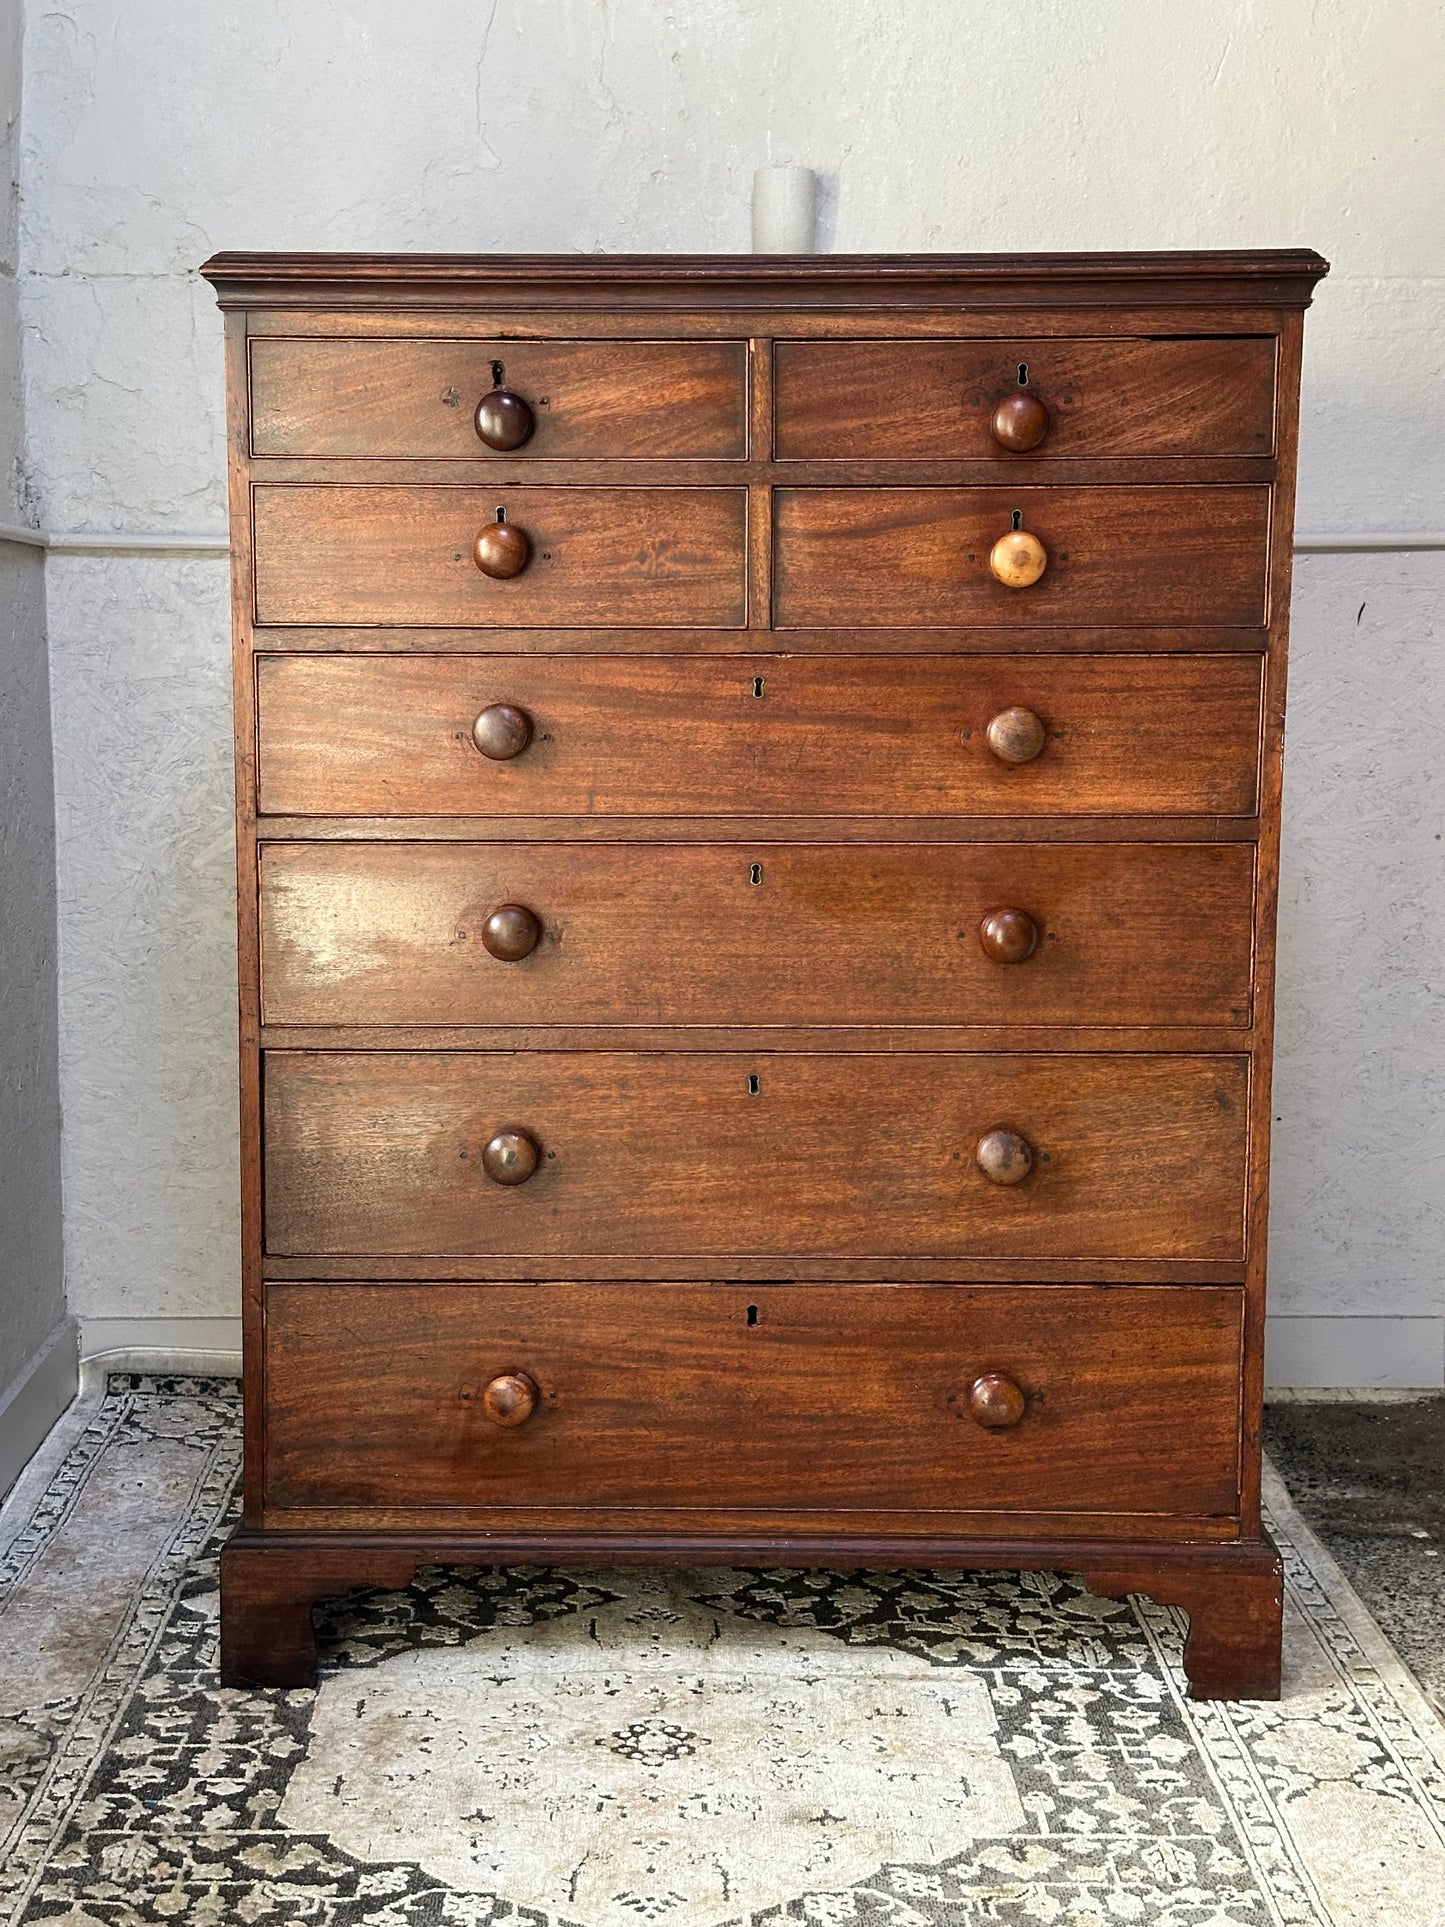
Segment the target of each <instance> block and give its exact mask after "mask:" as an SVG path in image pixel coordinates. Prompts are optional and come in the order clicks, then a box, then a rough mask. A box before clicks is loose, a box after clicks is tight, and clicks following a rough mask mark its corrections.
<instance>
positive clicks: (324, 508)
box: [252, 483, 747, 629]
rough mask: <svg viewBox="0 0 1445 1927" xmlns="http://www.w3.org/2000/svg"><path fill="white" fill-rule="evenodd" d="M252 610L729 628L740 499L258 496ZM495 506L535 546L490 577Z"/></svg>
mask: <svg viewBox="0 0 1445 1927" xmlns="http://www.w3.org/2000/svg"><path fill="white" fill-rule="evenodd" d="M252 499H253V513H254V518H255V535H256V620H257V621H258V622H260V623H312V624H317V625H320V626H325V625H327V624H361V625H364V626H367V627H372V628H386V627H389V626H397V625H401V626H405V625H408V624H422V625H425V624H439V625H447V626H455V627H460V628H481V629H484V628H495V627H502V628H506V627H516V628H528V627H536V626H543V627H549V626H550V627H559V628H575V627H602V628H607V627H622V628H626V627H634V628H666V627H671V626H673V625H678V626H682V627H687V626H698V625H701V626H704V627H708V626H711V627H720V628H729V627H736V626H738V625H739V624H741V623H742V622H744V621H745V620H746V587H745V574H746V567H745V550H746V517H747V493H746V491H745V490H743V489H728V488H630V487H629V488H574V487H565V488H531V487H525V486H523V487H518V486H515V485H513V484H508V485H506V486H505V487H503V486H500V485H494V486H492V487H490V488H461V487H444V488H392V487H382V488H360V487H352V486H349V485H346V484H330V483H328V484H322V485H318V486H315V487H312V486H309V485H308V486H292V485H284V486H282V485H274V486H265V487H261V488H257V489H256V490H255V491H254V494H253V498H252ZM499 508H504V509H505V511H506V516H507V520H508V521H509V522H510V523H511V524H512V525H513V526H514V527H517V528H520V529H522V530H523V531H524V532H525V534H526V536H527V538H528V540H529V542H530V544H531V550H532V555H531V560H530V562H529V563H528V565H527V567H526V568H525V569H524V570H523V571H522V573H521V574H520V575H516V576H513V577H512V578H511V579H510V580H506V581H499V580H496V579H494V578H492V577H490V576H485V575H483V574H482V572H481V571H480V570H479V569H478V567H477V565H476V563H475V561H474V560H473V558H472V546H473V544H474V542H475V541H476V538H477V536H478V535H479V534H480V533H481V531H482V530H483V529H484V528H485V527H487V525H488V524H490V523H494V522H495V521H496V519H497V511H498V509H499Z"/></svg>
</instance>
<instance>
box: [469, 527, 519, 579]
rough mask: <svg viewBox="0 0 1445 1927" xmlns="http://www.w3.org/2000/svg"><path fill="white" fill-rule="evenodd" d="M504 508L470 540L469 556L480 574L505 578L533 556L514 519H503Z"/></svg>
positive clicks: (515, 573)
mask: <svg viewBox="0 0 1445 1927" xmlns="http://www.w3.org/2000/svg"><path fill="white" fill-rule="evenodd" d="M504 514H505V511H504V510H502V509H498V510H497V519H496V521H495V522H488V524H487V526H486V527H485V528H484V529H483V530H482V532H481V534H480V535H479V536H478V537H477V539H476V541H475V542H474V543H473V544H472V559H473V561H474V562H475V563H476V565H477V567H478V568H479V569H480V570H481V572H482V574H483V575H489V576H492V577H494V578H495V579H496V580H497V581H498V582H506V581H507V580H508V579H509V578H510V577H512V576H514V575H520V574H521V573H522V571H523V569H525V568H526V566H527V564H528V562H529V561H530V560H531V557H532V545H531V543H530V542H529V541H528V540H527V538H526V536H525V535H524V534H523V533H522V531H521V530H520V529H519V528H518V527H517V525H516V524H515V523H514V522H506V521H504V520H503V519H502V518H503V515H504Z"/></svg>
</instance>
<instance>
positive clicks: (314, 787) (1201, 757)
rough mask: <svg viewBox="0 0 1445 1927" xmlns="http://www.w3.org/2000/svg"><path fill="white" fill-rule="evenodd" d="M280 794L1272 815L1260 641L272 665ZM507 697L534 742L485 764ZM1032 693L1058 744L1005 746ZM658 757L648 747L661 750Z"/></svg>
mask: <svg viewBox="0 0 1445 1927" xmlns="http://www.w3.org/2000/svg"><path fill="white" fill-rule="evenodd" d="M257 692H258V701H259V718H260V720H259V746H260V806H261V809H262V811H263V812H267V813H280V814H296V815H310V814H315V815H322V816H352V815H354V816H446V815H464V816H469V815H478V816H482V815H485V816H501V817H508V816H573V815H576V816H604V817H606V816H617V817H628V816H638V815H647V814H654V813H655V814H660V815H734V816H754V815H757V816H766V815H769V814H772V813H776V812H779V811H789V810H792V811H808V812H818V813H821V814H828V815H833V814H845V813H848V812H850V811H851V812H857V813H859V814H865V815H871V814H873V813H875V812H884V813H886V814H888V815H893V816H899V815H910V816H915V815H916V816H927V815H951V814H954V813H957V814H961V815H969V814H980V815H990V814H996V815H1010V816H1025V817H1031V816H1058V815H1073V816H1089V815H1111V814H1117V815H1129V814H1149V813H1157V814H1161V815H1170V814H1180V815H1190V814H1200V815H1219V816H1248V815H1251V814H1252V813H1253V811H1254V809H1255V807H1256V803H1257V789H1258V766H1259V727H1260V658H1259V657H1258V656H1187V655H1180V656H1135V655H1125V654H1120V655H1115V656H1042V655H1015V656H1009V655H985V656H964V657H957V656H954V657H938V656H890V657H888V659H887V660H886V661H882V662H880V660H879V659H878V658H877V657H876V656H816V657H807V656H791V657H777V656H745V657H731V658H726V659H722V660H718V659H715V658H708V657H697V656H693V657H685V656H657V657H653V656H627V657H605V656H601V657H599V656H572V657H567V658H557V657H551V656H473V657H466V656H390V657H385V656H269V657H263V658H262V659H261V660H260V661H259V662H258V664H257ZM498 703H505V704H509V705H511V706H512V707H516V708H520V709H522V710H523V711H524V712H525V713H526V715H527V717H528V718H529V720H530V723H531V740H530V741H529V743H528V745H527V747H526V749H525V751H524V752H523V753H522V754H521V755H519V756H517V757H515V758H514V759H512V760H509V761H501V762H493V761H490V760H489V759H488V758H487V757H485V756H482V755H481V754H480V753H479V752H478V750H477V748H476V746H475V743H474V741H473V736H472V726H473V724H474V723H475V721H476V719H477V717H478V716H479V715H480V714H481V713H482V711H483V710H484V709H487V708H488V707H490V706H491V705H493V704H498ZM1019 707H1022V708H1026V709H1028V710H1030V711H1032V712H1033V713H1034V714H1035V715H1036V716H1037V717H1038V718H1039V719H1040V721H1041V723H1042V724H1043V728H1044V737H1043V741H1044V748H1043V750H1042V751H1041V753H1040V754H1039V755H1038V756H1037V757H1035V758H1034V759H1033V760H1032V761H1030V762H1027V763H1023V764H1009V763H1005V762H1001V761H1000V760H999V759H998V758H997V757H996V756H995V755H994V754H993V753H992V752H991V751H990V749H989V747H988V737H987V730H988V725H989V723H990V721H991V720H992V719H993V718H994V717H995V716H1000V715H1002V714H1003V713H1004V712H1005V711H1007V710H1009V709H1014V708H1019ZM640 751H641V752H644V753H639V752H640Z"/></svg>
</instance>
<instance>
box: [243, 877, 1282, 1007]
mask: <svg viewBox="0 0 1445 1927" xmlns="http://www.w3.org/2000/svg"><path fill="white" fill-rule="evenodd" d="M519 910H520V911H523V912H526V913H528V917H529V918H530V922H529V921H528V920H527V918H526V917H519V916H518V915H517V914H516V913H517V911H519ZM498 913H502V914H501V915H499V914H498ZM1253 920H1254V850H1253V848H1252V846H1249V845H1244V844H1228V843H1225V844H1203V845H1199V844H1194V845H1190V844H1083V845H1078V844H1075V845H1069V844H1053V845H1045V846H1038V845H1027V844H1006V843H992V844H981V845H967V844H964V845H958V844H951V845H949V844H945V845H936V844H929V845H921V846H920V845H917V844H911V845H910V844H888V845H876V844H874V845H867V844H864V845H858V844H822V845H817V844H814V845H799V844H786V843H784V844H778V843H759V844H758V845H757V846H756V847H749V846H747V845H736V844H734V845H717V844H713V845H705V846H697V845H687V844H663V845H659V846H657V847H655V848H650V849H648V850H647V851H646V852H645V853H644V852H641V851H639V850H638V848H637V846H636V845H635V844H618V843H588V844H576V843H541V844H537V843H495V842H486V843H460V842H446V843H280V844H271V845H269V846H267V847H265V848H264V849H263V853H262V858H261V981H262V1009H263V1015H264V1018H265V1021H266V1022H267V1023H269V1024H638V1025H647V1024H742V1023H747V1024H824V1023H826V1024H967V1023H995V1024H1046V1023H1047V1024H1102V1025H1123V1024H1156V1025H1169V1024H1244V1023H1247V1022H1248V1021H1249V1009H1250V958H1251V950H1252V931H1253ZM1030 943H1031V944H1032V948H1031V949H1029V948H1028V946H1029V945H1030ZM528 944H531V945H533V946H534V947H532V948H530V949H524V946H526V945H528ZM493 946H496V947H498V948H500V949H501V951H502V953H503V954H502V955H500V956H499V955H496V954H493V948H492V947H493ZM519 951H523V954H520V955H519V954H517V953H518V952H519Z"/></svg>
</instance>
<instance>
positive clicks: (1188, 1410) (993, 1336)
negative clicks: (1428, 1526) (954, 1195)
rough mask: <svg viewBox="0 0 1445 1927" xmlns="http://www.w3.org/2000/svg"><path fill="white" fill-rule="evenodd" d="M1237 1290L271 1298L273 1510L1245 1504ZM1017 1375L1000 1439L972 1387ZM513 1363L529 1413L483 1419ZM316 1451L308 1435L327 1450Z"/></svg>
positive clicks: (542, 1289) (430, 1290)
mask: <svg viewBox="0 0 1445 1927" xmlns="http://www.w3.org/2000/svg"><path fill="white" fill-rule="evenodd" d="M1242 1313H1243V1295H1242V1294H1241V1293H1240V1292H1238V1291H1233V1290H1227V1289H1213V1290H1210V1289H1195V1290H1173V1289H1170V1288H1167V1287H1165V1288H1159V1289H1150V1288H1147V1287H1145V1288H1140V1289H1135V1290H1110V1289H1109V1288H1107V1287H1098V1288H1083V1289H1080V1288H1076V1287H1067V1286H1064V1287H1043V1288H1034V1289H1032V1290H1031V1289H1028V1288H1022V1289H1000V1288H993V1289H990V1288H984V1289H968V1288H965V1287H949V1286H943V1287H896V1288H890V1287H886V1286H876V1287H875V1286H867V1285H863V1286H855V1287H851V1288H850V1287H831V1288H830V1287H828V1286H814V1287H799V1286H793V1287H790V1286H765V1287H759V1286H754V1287H736V1286H709V1285H650V1286H645V1287H643V1286H629V1285H600V1284H599V1285H592V1284H585V1285H562V1284H544V1285H539V1286H536V1287H530V1288H529V1287H522V1288H520V1289H518V1288H515V1287H514V1288H510V1289H509V1288H508V1287H506V1286H495V1287H486V1288H482V1287H476V1286H457V1285H444V1284H421V1285H395V1286H365V1285H319V1284H299V1285H272V1286H271V1287H270V1288H269V1292H268V1297H267V1318H266V1377H267V1391H268V1405H267V1442H268V1453H267V1459H268V1468H269V1470H268V1491H267V1498H268V1501H269V1502H270V1503H271V1504H274V1505H287V1506H304V1505H308V1504H309V1505H318V1504H320V1505H325V1504H337V1503H346V1502H349V1503H359V1504H363V1505H365V1504H373V1505H385V1504H396V1503H405V1504H408V1505H425V1504H432V1505H438V1506H446V1505H468V1506H477V1505H485V1504H487V1503H489V1502H490V1503H493V1504H497V1505H513V1506H516V1505H547V1504H551V1505H576V1506H584V1507H585V1506H601V1505H612V1506H639V1507H645V1508H646V1509H647V1511H648V1513H649V1514H655V1513H656V1512H657V1511H659V1510H661V1509H666V1508H668V1507H672V1506H713V1505H718V1506H721V1505H728V1506H747V1505H749V1504H755V1503H766V1504H769V1505H772V1506H780V1507H789V1506H798V1507H803V1508H813V1507H819V1506H831V1507H843V1508H848V1507H867V1506H877V1507H898V1508H901V1509H913V1508H919V1507H927V1508H930V1509H934V1510H938V1511H940V1512H947V1511H950V1510H970V1511H986V1510H988V1509H990V1508H993V1507H997V1508H1005V1509H1006V1508H1011V1507H1016V1506H1022V1507H1031V1506H1039V1505H1047V1506H1049V1507H1050V1508H1051V1509H1054V1510H1068V1509H1071V1508H1078V1509H1080V1510H1096V1511H1098V1510H1106V1511H1109V1512H1111V1513H1127V1512H1129V1511H1131V1510H1139V1511H1147V1512H1186V1513H1187V1512H1216V1513H1231V1512H1233V1511H1234V1510H1235V1507H1236V1503H1237V1489H1238V1476H1239V1474H1238V1452H1239V1448H1238V1437H1237V1433H1238V1412H1237V1398H1238V1394H1237V1390H1236V1385H1237V1377H1238V1371H1239V1347H1240V1329H1241V1319H1242ZM991 1371H1006V1372H1007V1373H1008V1374H1009V1375H1010V1376H1011V1377H1012V1378H1013V1379H1015V1380H1016V1381H1017V1382H1018V1384H1019V1386H1020V1387H1021V1389H1022V1390H1023V1392H1024V1395H1025V1405H1026V1409H1025V1413H1024V1416H1023V1418H1022V1420H1021V1422H1020V1423H1019V1424H1017V1425H1016V1426H1014V1427H1012V1428H1010V1430H1009V1431H1008V1432H1007V1434H1006V1435H1005V1434H1000V1433H999V1432H991V1431H989V1430H988V1429H986V1428H985V1427H983V1426H981V1425H979V1424H978V1423H977V1421H976V1420H975V1418H974V1416H973V1414H972V1412H971V1409H970V1388H971V1386H972V1384H973V1382H974V1380H975V1379H977V1378H978V1377H979V1375H980V1374H981V1373H985V1372H991ZM517 1372H525V1373H526V1374H527V1376H528V1377H529V1378H531V1379H533V1380H534V1381H535V1382H536V1384H537V1385H538V1387H539V1388H540V1390H541V1402H540V1405H539V1407H538V1409H537V1410H536V1412H535V1413H534V1414H533V1416H532V1417H531V1418H530V1419H529V1421H528V1422H527V1423H526V1424H525V1425H521V1426H517V1427H515V1428H512V1429H500V1428H499V1427H497V1426H496V1425H494V1424H490V1423H488V1421H487V1418H486V1415H485V1413H484V1411H483V1410H482V1395H483V1393H484V1390H485V1388H486V1387H487V1385H488V1383H489V1382H490V1381H492V1380H494V1379H495V1378H496V1377H498V1376H499V1375H502V1374H507V1373H517ZM318 1438H324V1439H325V1441H326V1445H325V1448H324V1449H318V1445H317V1441H318Z"/></svg>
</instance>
